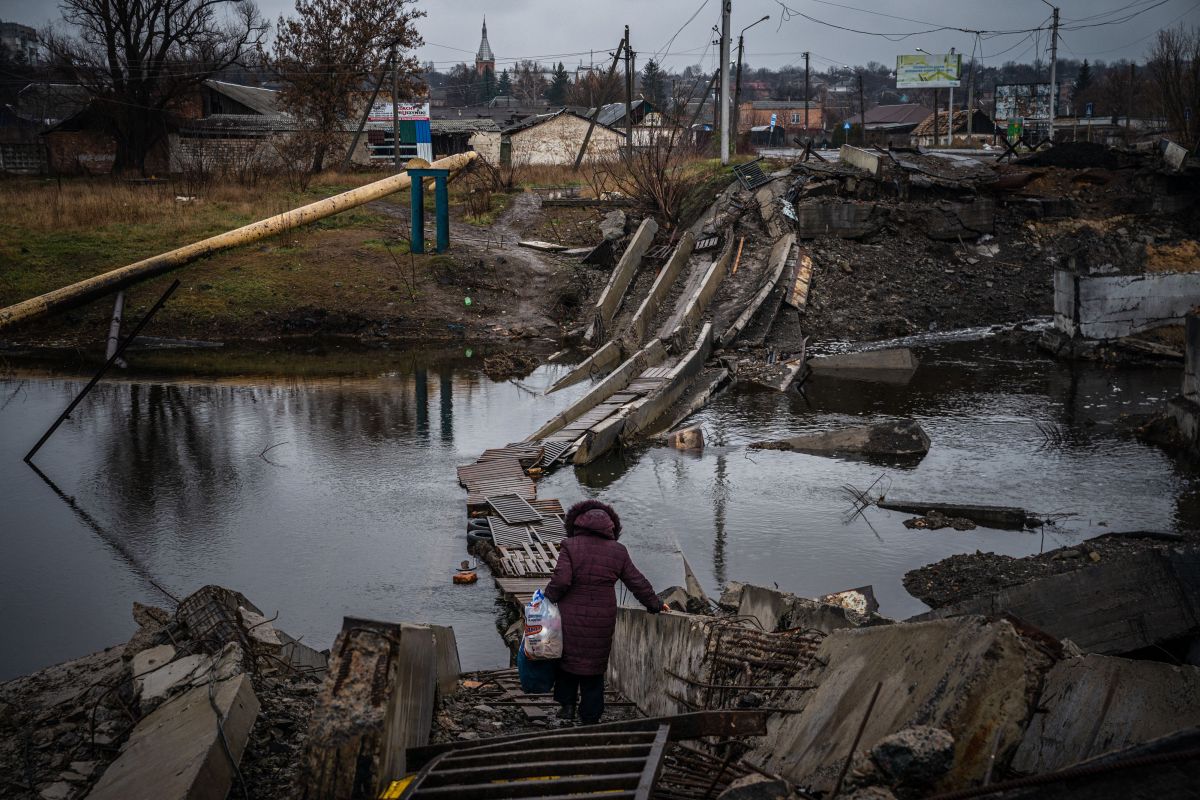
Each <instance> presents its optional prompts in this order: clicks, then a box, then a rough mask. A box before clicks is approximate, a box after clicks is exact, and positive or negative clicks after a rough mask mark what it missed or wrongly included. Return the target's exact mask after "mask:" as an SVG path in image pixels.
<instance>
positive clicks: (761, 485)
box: [0, 343, 1194, 678]
mask: <svg viewBox="0 0 1200 800" xmlns="http://www.w3.org/2000/svg"><path fill="white" fill-rule="evenodd" d="M922 357H923V363H922V367H921V369H920V371H919V372H918V374H917V376H916V378H915V379H914V380H913V381H912V382H911V383H910V384H908V385H907V386H887V385H882V384H868V383H859V382H843V381H837V380H822V381H818V382H813V383H811V384H810V385H809V387H808V392H807V400H805V399H801V398H788V397H783V396H779V395H775V394H750V393H738V394H736V395H727V396H725V397H722V398H721V399H720V400H719V401H718V402H717V403H715V404H714V405H713V406H711V407H710V408H709V409H707V410H705V411H704V412H703V413H702V414H701V415H700V417H699V421H700V422H701V423H702V424H703V425H704V427H705V430H706V435H707V438H708V442H709V447H708V449H707V450H705V452H704V453H703V454H702V455H700V456H695V455H691V454H684V453H676V452H674V451H671V450H667V449H650V450H644V451H641V452H638V453H633V454H631V453H626V454H623V455H616V456H613V457H611V458H608V459H605V460H603V461H601V462H599V463H597V464H594V465H591V466H590V467H588V468H587V469H584V470H574V469H563V470H559V471H558V472H557V473H554V474H553V475H551V476H550V477H548V478H547V479H545V480H544V482H543V485H542V488H541V490H540V493H541V495H542V496H546V497H559V498H561V499H562V500H563V501H564V503H570V502H572V501H574V500H577V499H580V498H582V497H585V496H588V497H600V498H602V499H605V500H608V501H610V502H613V503H614V504H616V505H617V507H618V508H619V510H620V511H621V513H622V517H623V519H624V520H625V528H626V530H627V531H628V534H627V535H626V537H625V541H626V543H627V544H628V545H629V547H630V549H631V550H632V552H633V554H634V557H635V559H636V560H637V561H638V563H639V565H640V566H642V567H643V569H644V570H645V571H646V573H647V574H648V575H649V576H650V578H651V580H652V581H653V582H654V584H655V586H656V587H659V588H661V587H664V586H666V585H669V584H672V583H679V582H681V572H680V567H679V558H678V555H677V552H678V550H679V549H682V550H683V551H684V552H685V553H687V555H688V557H689V560H690V561H691V563H692V565H693V566H694V567H695V569H696V570H697V573H698V574H699V576H700V578H701V580H702V581H704V582H705V583H706V584H707V585H708V587H709V588H710V590H713V591H715V590H717V589H718V587H719V586H720V585H721V584H722V583H723V582H724V581H725V580H726V579H738V580H747V581H753V582H758V583H764V584H766V585H770V584H771V583H772V582H776V583H778V584H779V586H780V587H781V588H785V589H788V590H791V591H795V592H797V593H800V594H805V595H815V594H820V593H823V592H827V591H834V590H838V589H843V588H847V587H849V586H857V585H861V584H864V583H873V584H875V587H876V592H877V594H878V596H879V598H880V601H881V602H882V604H883V611H884V612H885V613H889V614H892V615H896V616H904V615H908V614H911V613H915V612H917V611H920V610H921V609H922V608H923V606H921V604H920V603H919V602H917V601H916V600H914V599H913V598H911V597H909V596H908V595H907V594H906V593H905V592H904V590H903V588H902V587H901V585H900V578H901V576H902V575H903V573H904V572H905V571H906V570H908V569H911V568H912V567H915V566H918V565H920V564H924V563H927V562H930V561H933V560H936V559H938V558H942V557H944V556H945V555H948V554H950V553H954V552H969V551H974V550H975V549H984V550H993V551H996V552H1004V553H1010V554H1013V555H1022V554H1026V553H1030V552H1036V551H1037V550H1038V549H1039V548H1040V547H1041V546H1043V542H1042V537H1041V536H1040V535H1038V534H1021V533H1011V532H999V531H985V530H980V531H974V532H970V533H957V532H953V531H941V532H914V531H909V530H907V529H905V528H904V527H903V526H902V525H901V520H902V519H903V518H904V515H900V514H894V513H888V512H880V511H877V510H876V511H873V512H870V513H868V514H867V516H866V517H865V518H862V517H860V518H858V519H856V520H853V521H851V522H849V523H848V524H847V523H844V522H843V518H844V516H845V513H846V511H847V508H848V504H847V501H846V499H845V497H844V496H843V493H842V491H841V487H843V486H845V485H853V486H857V487H859V488H864V487H866V486H867V485H868V484H870V483H871V482H872V481H874V480H875V479H876V478H878V477H879V476H880V475H885V477H884V478H883V484H884V485H886V486H888V487H889V488H888V493H889V494H890V495H891V496H893V497H897V498H899V497H902V496H903V497H905V498H914V499H928V500H955V501H972V500H974V501H980V502H990V503H1011V504H1014V505H1021V506H1024V507H1026V508H1028V509H1030V510H1031V511H1034V512H1040V513H1051V512H1057V513H1067V512H1071V513H1075V514H1077V516H1073V517H1070V518H1068V519H1066V520H1065V521H1064V522H1063V523H1062V527H1061V528H1060V529H1059V530H1056V531H1053V532H1048V533H1047V534H1046V537H1045V547H1055V546H1058V545H1060V544H1062V543H1065V542H1069V541H1074V540H1076V539H1078V538H1082V536H1083V535H1085V533H1089V532H1090V533H1096V532H1101V531H1103V530H1106V529H1109V530H1117V529H1133V528H1171V527H1175V526H1177V525H1179V524H1181V523H1187V524H1190V522H1189V521H1188V520H1185V519H1183V516H1184V512H1182V511H1180V508H1181V507H1187V505H1188V504H1189V503H1191V504H1194V489H1193V486H1192V479H1191V477H1190V475H1188V474H1186V473H1184V472H1182V471H1181V470H1180V469H1179V468H1178V467H1177V466H1175V465H1174V464H1173V463H1172V462H1171V461H1170V460H1169V459H1168V458H1167V457H1165V456H1163V455H1162V454H1161V453H1159V452H1157V451H1156V450H1153V449H1150V448H1146V447H1143V446H1141V445H1138V444H1136V443H1133V442H1129V441H1126V440H1123V439H1120V438H1118V437H1117V436H1116V435H1115V431H1114V428H1113V424H1112V423H1113V421H1114V420H1115V419H1116V418H1117V417H1118V415H1119V414H1120V413H1122V412H1127V411H1134V410H1144V409H1148V408H1150V407H1153V406H1155V405H1157V404H1159V403H1161V402H1162V401H1163V400H1165V399H1166V398H1167V397H1169V396H1170V395H1171V394H1173V393H1174V392H1175V387H1176V386H1177V385H1178V382H1179V375H1178V373H1177V372H1175V371H1173V370H1139V371H1121V372H1116V371H1111V370H1103V369H1096V368H1082V369H1074V370H1072V369H1070V368H1067V367H1064V366H1062V365H1058V364H1055V363H1054V362H1051V361H1048V360H1045V359H1042V358H1040V357H1038V356H1037V355H1036V354H1034V353H1032V352H1030V351H1027V350H1024V349H1021V350H1015V349H1012V348H1007V347H1004V346H1001V345H997V344H988V343H965V344H950V345H942V346H939V347H935V348H931V349H929V350H926V351H925V352H923V353H922ZM561 369H562V368H559V367H548V368H542V369H540V370H538V371H537V372H536V373H535V374H534V375H533V376H531V377H530V378H528V379H527V380H525V381H522V382H520V383H493V382H492V381H490V380H488V379H487V378H485V377H483V376H482V375H481V374H480V373H479V372H478V371H477V369H476V368H475V367H474V364H473V362H470V361H467V360H465V359H463V358H461V357H459V358H457V359H456V360H445V359H444V360H440V361H439V360H436V359H433V360H430V359H418V358H414V359H413V360H412V361H411V362H408V363H405V362H403V361H400V362H397V361H396V359H395V358H393V359H391V360H390V361H389V362H388V364H387V370H388V371H387V372H385V373H384V374H378V375H377V376H375V377H372V378H369V379H344V380H331V379H295V380H289V381H286V382H282V381H278V380H276V381H259V382H255V381H253V380H240V381H237V382H218V381H206V380H201V379H194V380H187V381H179V380H170V381H167V380H156V379H150V378H137V377H132V379H131V378H130V376H126V378H125V379H124V380H120V381H114V382H108V383H106V384H104V385H102V386H100V387H98V388H97V390H96V391H95V392H94V393H93V394H92V396H91V397H89V399H88V400H87V401H85V403H84V404H83V405H82V406H81V407H80V409H79V411H77V413H76V415H75V419H74V420H73V421H71V422H69V423H67V424H66V425H64V426H63V427H62V428H61V429H60V431H59V432H58V434H57V435H56V436H55V437H54V439H52V440H51V442H50V443H49V444H48V445H47V446H46V447H45V448H44V449H43V451H42V453H41V454H40V455H39V457H38V464H39V465H40V467H41V469H42V470H43V471H44V473H45V475H46V476H47V478H48V479H49V480H50V481H51V482H53V484H54V485H55V486H57V487H58V489H59V491H60V492H61V495H56V493H55V489H54V487H53V486H51V485H50V484H49V483H48V482H47V481H43V480H42V479H41V478H40V477H39V476H38V475H37V474H36V473H35V472H34V471H32V470H30V469H29V468H28V467H26V466H25V465H24V464H23V463H22V462H21V460H20V459H21V455H22V454H23V453H24V452H25V450H26V449H27V448H28V447H29V446H30V444H32V442H33V441H35V440H36V438H37V435H38V434H39V433H40V432H41V430H42V429H44V427H45V426H47V425H48V424H49V423H50V422H51V421H52V420H53V419H54V417H55V416H56V415H57V414H58V413H59V412H60V411H61V409H62V408H63V407H64V406H65V405H66V403H67V402H68V401H69V400H70V398H71V397H72V396H73V394H74V393H75V392H76V391H78V389H79V388H80V387H81V386H82V385H83V382H84V381H83V379H80V378H77V377H61V376H33V375H14V376H9V377H7V378H5V379H2V380H0V405H4V404H5V403H6V402H7V406H5V407H4V408H3V410H2V411H0V537H2V542H3V547H4V558H3V559H2V560H0V607H2V608H3V612H4V625H3V628H2V629H0V678H4V677H11V676H12V675H15V674H19V673H22V672H25V671H28V670H30V669H34V668H36V667H38V666H41V665H44V664H47V663H52V662H55V661H59V660H63V659H66V658H70V657H73V656H77V655H80V654H82V653H84V652H86V651H88V650H92V649H98V648H101V647H104V646H106V645H109V644H112V643H115V642H119V641H122V640H123V639H125V638H126V637H127V636H128V635H129V634H130V633H131V632H132V630H133V622H132V620H131V618H130V615H129V608H130V603H131V601H133V600H141V601H142V602H151V603H161V602H162V596H161V595H160V594H159V593H158V591H157V589H155V588H154V586H153V585H152V583H151V582H150V581H151V579H154V580H157V581H159V582H161V583H162V584H163V585H164V586H165V587H166V588H167V589H169V590H171V591H174V592H176V593H180V594H182V593H186V592H188V591H191V590H194V589H195V588H197V587H199V586H201V585H203V584H205V583H221V584H224V585H227V586H231V587H235V588H238V589H240V590H242V591H244V592H245V593H246V594H247V595H248V596H250V597H251V598H252V599H253V600H254V601H255V602H256V603H257V604H259V605H260V606H262V607H263V608H264V609H265V610H267V611H268V612H269V613H274V612H275V611H276V610H278V611H280V612H281V616H280V620H279V624H280V625H281V626H282V627H284V628H285V629H287V630H289V631H290V632H292V633H294V634H295V635H303V636H304V637H305V639H306V641H308V642H310V643H311V644H313V645H314V646H317V647H326V646H328V645H329V644H330V643H331V641H332V639H333V636H334V635H335V634H336V631H337V629H338V628H339V626H340V621H341V618H342V616H343V615H347V614H354V615H362V616H373V617H382V618H390V619H406V620H420V621H431V622H438V623H443V624H451V625H453V626H454V627H455V629H456V631H457V632H458V636H459V646H460V649H461V650H462V655H463V662H464V665H466V666H469V667H484V666H496V665H500V664H502V663H505V662H506V658H507V655H506V653H505V651H504V649H503V647H502V644H501V641H500V638H499V637H498V636H497V635H496V631H495V615H496V608H495V604H494V599H495V593H494V589H493V588H492V586H491V582H490V581H489V580H486V578H485V580H482V581H481V582H480V583H479V584H477V585H476V586H473V587H454V586H451V585H450V583H449V576H450V574H451V572H452V570H453V567H454V565H455V564H456V563H457V562H458V561H459V560H461V559H462V558H463V557H464V548H465V533H464V525H463V523H464V517H463V513H462V501H463V498H464V494H463V492H462V490H461V489H460V488H459V487H458V485H457V484H456V483H455V480H454V467H455V466H456V465H458V464H461V463H466V462H468V461H470V460H471V459H473V458H474V457H475V456H476V455H477V454H478V453H479V452H480V451H481V450H483V449H484V448H486V447H491V446H496V445H502V444H504V443H507V442H509V441H514V440H516V439H519V438H522V437H523V436H524V435H526V434H527V433H528V432H529V431H532V430H533V429H535V428H536V427H538V426H539V425H540V424H541V423H542V422H543V421H544V420H545V419H546V418H547V417H549V416H550V415H551V414H553V413H554V412H555V411H556V410H558V409H559V408H561V407H562V406H563V405H565V404H566V403H567V402H569V401H571V400H572V399H574V397H576V396H578V395H579V394H580V393H582V392H583V391H585V390H586V387H573V388H572V389H571V390H568V391H567V392H564V393H559V394H556V395H553V396H551V397H543V396H541V390H542V389H543V388H545V387H546V386H548V385H549V384H550V383H552V382H553V380H554V379H555V377H556V376H557V375H558V374H559V373H560V371H561ZM901 414H903V415H911V416H915V417H917V418H918V419H919V420H920V421H921V423H922V424H923V425H924V426H925V427H926V429H927V430H928V432H929V434H930V436H931V437H932V439H933V442H934V446H933V450H932V451H931V452H930V454H929V456H928V457H926V458H925V460H924V461H922V462H921V463H920V465H918V466H917V467H916V468H907V469H906V468H898V467H890V466H887V465H879V464H871V463H864V462H853V461H841V460H833V459H823V458H818V457H814V456H805V455H799V454H794V453H777V452H758V451H747V450H746V449H745V448H744V444H745V443H747V442H750V441H754V440H756V439H760V438H770V437H777V436H782V435H785V434H789V433H795V432H801V431H806V430H820V429H824V428H826V427H829V426H831V425H837V424H844V423H848V422H853V421H857V420H859V419H860V418H861V417H862V416H864V415H866V416H877V415H901ZM1038 423H1043V425H1042V427H1041V428H1039V425H1038ZM1046 423H1052V424H1054V425H1057V426H1058V427H1059V429H1060V430H1061V432H1062V437H1061V443H1059V442H1053V443H1048V442H1047V439H1046V436H1045V434H1044V432H1043V430H1044V429H1045V424H1046ZM1105 526H1107V527H1105ZM1048 531H1049V529H1048Z"/></svg>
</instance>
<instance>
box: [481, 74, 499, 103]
mask: <svg viewBox="0 0 1200 800" xmlns="http://www.w3.org/2000/svg"><path fill="white" fill-rule="evenodd" d="M478 85H479V88H478V90H477V94H478V95H479V99H480V101H481V102H484V103H486V102H488V101H489V100H491V99H492V98H493V97H495V96H496V73H494V72H492V70H490V69H486V68H485V69H484V70H483V74H482V75H480V76H479V84H478Z"/></svg>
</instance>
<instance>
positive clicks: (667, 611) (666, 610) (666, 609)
mask: <svg viewBox="0 0 1200 800" xmlns="http://www.w3.org/2000/svg"><path fill="white" fill-rule="evenodd" d="M661 611H662V613H664V614H670V613H671V607H670V606H669V605H667V604H666V603H663V604H662V609H661Z"/></svg>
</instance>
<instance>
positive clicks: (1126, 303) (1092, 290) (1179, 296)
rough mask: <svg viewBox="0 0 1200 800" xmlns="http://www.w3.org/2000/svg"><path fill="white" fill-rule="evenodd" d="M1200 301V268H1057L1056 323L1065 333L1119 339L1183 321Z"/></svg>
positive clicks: (1091, 337)
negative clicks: (1099, 271) (1098, 271)
mask: <svg viewBox="0 0 1200 800" xmlns="http://www.w3.org/2000/svg"><path fill="white" fill-rule="evenodd" d="M1197 305H1200V272H1155V273H1147V274H1144V275H1108V276H1093V275H1080V274H1079V273H1076V272H1070V271H1068V270H1057V271H1055V273H1054V326H1055V327H1056V328H1057V329H1058V330H1060V331H1062V332H1063V333H1065V334H1066V335H1067V336H1072V337H1074V336H1080V337H1083V338H1085V339H1100V340H1104V339H1120V338H1123V337H1125V336H1132V335H1133V334H1135V333H1139V332H1141V331H1145V330H1150V329H1152V328H1158V327H1162V326H1164V325H1181V324H1183V322H1184V319H1185V318H1186V316H1187V314H1188V313H1189V312H1190V311H1191V310H1192V309H1193V308H1195V307H1196V306H1197Z"/></svg>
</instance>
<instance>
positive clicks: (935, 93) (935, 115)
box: [933, 89, 938, 147]
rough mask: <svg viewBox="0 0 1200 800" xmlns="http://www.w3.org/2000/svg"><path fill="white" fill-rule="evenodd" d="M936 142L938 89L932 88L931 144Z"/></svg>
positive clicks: (935, 144) (935, 145)
mask: <svg viewBox="0 0 1200 800" xmlns="http://www.w3.org/2000/svg"><path fill="white" fill-rule="evenodd" d="M937 144H938V90H937V89H934V90H933V146H934V147H937Z"/></svg>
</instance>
